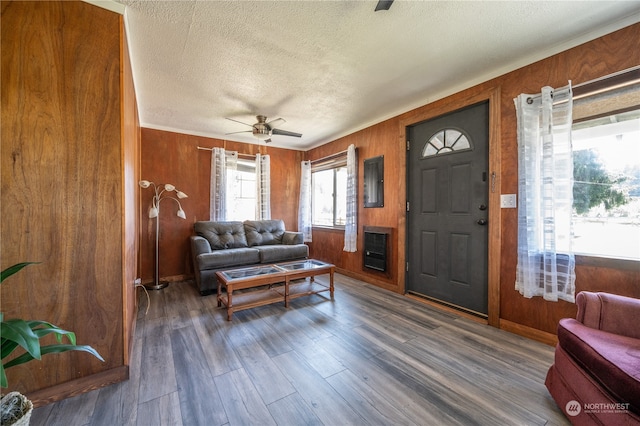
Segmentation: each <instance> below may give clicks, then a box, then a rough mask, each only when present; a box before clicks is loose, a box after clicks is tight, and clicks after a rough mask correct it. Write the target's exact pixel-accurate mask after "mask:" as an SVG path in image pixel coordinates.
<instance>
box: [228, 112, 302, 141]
mask: <svg viewBox="0 0 640 426" xmlns="http://www.w3.org/2000/svg"><path fill="white" fill-rule="evenodd" d="M256 119H258V122H257V123H255V124H247V123H243V122H242V121H238V120H234V119H233V118H228V117H227V120H231V121H235V122H236V123H240V124H244V125H245V126H249V127H251V128H252V130H245V131H242V132H232V133H227V134H228V135H232V134H235V133H248V132H251V133H253V136H254V137H255V138H257V139H260V140H263V141H265V142H271V136H272V135H281V136H293V137H295V138H300V137H302V134H300V133H295V132H289V131H287V130H281V129H277V128H276V126H277V125H279V124H281V122H282V123H285V120H284V119H283V118H276V119H275V120H271V121H270V122H268V123H267V117H266V116H264V115H256Z"/></svg>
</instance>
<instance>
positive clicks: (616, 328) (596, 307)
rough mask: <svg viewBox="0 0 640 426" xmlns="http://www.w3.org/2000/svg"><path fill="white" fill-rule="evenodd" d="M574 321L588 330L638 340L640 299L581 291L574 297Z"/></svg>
mask: <svg viewBox="0 0 640 426" xmlns="http://www.w3.org/2000/svg"><path fill="white" fill-rule="evenodd" d="M576 304H577V305H578V314H577V315H576V320H578V321H580V322H581V323H583V324H584V325H586V326H587V327H590V328H595V329H598V330H602V331H606V332H609V333H614V334H619V335H622V336H627V337H634V338H636V339H640V327H638V318H640V299H634V298H632V297H626V296H618V295H616V294H610V293H602V292H599V293H593V292H588V291H582V292H580V293H578V296H577V297H576Z"/></svg>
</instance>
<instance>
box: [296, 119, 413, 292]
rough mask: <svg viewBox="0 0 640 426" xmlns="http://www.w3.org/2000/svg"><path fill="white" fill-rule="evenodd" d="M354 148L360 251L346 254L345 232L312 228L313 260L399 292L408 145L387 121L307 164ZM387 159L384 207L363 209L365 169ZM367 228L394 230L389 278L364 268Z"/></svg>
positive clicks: (315, 154) (311, 156)
mask: <svg viewBox="0 0 640 426" xmlns="http://www.w3.org/2000/svg"><path fill="white" fill-rule="evenodd" d="M351 144H354V145H355V147H356V149H357V152H358V204H357V206H358V251H356V252H354V253H347V252H345V251H343V247H344V232H343V231H337V230H330V229H322V228H313V235H312V240H313V241H312V242H311V243H309V252H310V256H311V257H313V258H317V259H322V260H325V261H327V262H331V263H333V264H334V265H336V267H337V268H338V269H339V270H340V272H342V273H344V274H347V275H349V276H352V277H355V278H359V279H362V280H365V281H367V282H370V283H373V284H376V285H379V286H380V287H383V288H387V289H390V290H393V291H398V292H400V291H401V289H402V287H401V286H402V284H401V283H400V282H399V280H398V268H399V267H402V266H401V265H398V253H399V251H400V250H403V251H404V246H402V245H399V241H398V238H397V235H398V233H397V229H398V226H399V223H400V221H401V220H403V218H404V210H402V208H401V206H403V205H404V203H405V201H404V199H403V197H402V194H403V193H402V192H401V191H399V188H400V187H404V185H405V173H406V172H405V170H404V169H403V164H404V157H405V156H406V151H405V149H404V147H405V145H404V144H403V145H402V146H401V147H400V146H398V121H397V120H396V119H392V120H387V121H384V122H382V123H379V124H376V125H375V126H372V127H369V128H366V129H364V130H361V131H359V132H356V133H353V134H351V135H348V136H345V137H343V138H341V139H338V140H336V141H334V142H331V143H328V144H325V145H322V146H320V147H318V148H315V149H313V150H310V151H308V152H307V153H306V155H307V157H306V158H307V159H308V160H317V159H319V158H322V157H325V156H328V155H331V154H335V153H337V152H340V151H344V150H346V149H347V148H348V147H349V145H351ZM380 155H382V156H384V207H376V208H364V191H363V182H364V166H363V162H364V160H366V159H367V158H372V157H377V156H380ZM364 226H378V227H385V228H391V229H393V230H394V232H392V234H391V235H390V238H391V241H390V248H391V252H390V256H389V258H388V268H389V272H388V273H387V274H385V273H381V272H377V271H373V270H370V269H367V270H365V269H364V268H363V256H362V248H363V246H364V232H363V227H364Z"/></svg>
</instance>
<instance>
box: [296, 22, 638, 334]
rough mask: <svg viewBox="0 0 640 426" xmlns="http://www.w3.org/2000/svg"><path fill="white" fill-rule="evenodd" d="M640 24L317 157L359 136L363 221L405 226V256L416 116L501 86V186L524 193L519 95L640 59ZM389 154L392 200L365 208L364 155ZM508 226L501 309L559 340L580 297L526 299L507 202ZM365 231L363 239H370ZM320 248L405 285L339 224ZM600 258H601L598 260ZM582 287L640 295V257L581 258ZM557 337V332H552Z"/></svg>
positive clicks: (521, 327)
mask: <svg viewBox="0 0 640 426" xmlns="http://www.w3.org/2000/svg"><path fill="white" fill-rule="evenodd" d="M638 34H640V24H635V25H632V26H629V27H627V28H624V29H622V30H619V31H617V32H614V33H612V34H609V35H606V36H603V37H600V38H598V39H596V40H593V41H591V42H588V43H585V44H583V45H581V46H578V47H575V48H573V49H570V50H568V51H565V52H562V53H560V54H557V55H554V56H552V57H550V58H547V59H545V60H542V61H539V62H536V63H534V64H531V65H528V66H526V67H523V68H521V69H518V70H515V71H513V72H510V73H508V74H505V75H503V76H501V77H498V78H495V79H492V80H490V81H487V82H485V83H482V84H479V85H477V86H475V87H472V88H469V89H466V90H464V91H462V92H459V93H457V94H454V95H452V96H449V97H446V98H444V99H441V100H438V101H435V102H433V103H430V104H427V105H424V106H422V107H420V108H417V109H415V110H412V111H409V112H407V113H405V114H402V115H400V116H398V117H394V118H392V119H390V120H387V121H385V122H382V123H379V124H376V125H374V126H372V127H370V128H367V129H364V130H362V131H359V132H356V133H353V134H351V135H349V136H346V137H343V138H341V139H338V140H336V141H333V142H330V143H328V144H325V145H323V146H321V147H318V148H316V149H314V150H311V151H309V152H308V153H307V157H306V158H307V159H310V160H313V159H317V158H321V157H323V156H325V155H329V154H331V153H334V152H338V151H342V150H344V149H346V147H347V146H348V145H349V144H351V143H353V144H355V145H356V147H357V148H358V151H359V168H360V172H359V182H360V184H359V187H358V188H359V192H360V195H359V197H360V199H359V201H358V206H359V207H358V208H359V212H358V226H359V232H361V231H362V226H363V225H369V226H387V227H393V228H395V229H397V230H398V233H397V235H398V238H397V241H394V242H393V247H394V248H395V249H396V250H398V251H399V253H398V252H396V254H395V262H398V259H401V260H400V262H399V263H402V259H403V258H404V256H403V254H404V250H405V244H406V242H405V241H406V236H405V232H404V228H405V199H404V197H405V195H404V194H405V187H406V165H405V158H406V157H405V144H404V140H405V134H404V132H405V129H404V125H406V123H410V122H411V117H420V116H428V115H429V111H432V110H442V111H453V110H455V109H458V108H460V107H462V106H465V105H466V102H467V99H469V98H473V97H474V96H477V94H479V93H482V92H485V91H488V90H498V91H499V93H500V101H499V103H500V105H499V110H500V114H499V117H500V118H499V123H491V125H492V126H495V128H496V129H498V133H499V147H500V149H499V153H498V154H497V156H499V160H500V164H499V168H500V173H499V176H498V179H499V180H498V187H499V188H501V193H503V194H508V193H517V189H518V181H517V172H518V171H517V163H518V161H517V141H516V114H515V107H514V103H513V98H515V97H516V96H517V95H519V94H520V93H537V92H539V91H540V88H541V87H543V86H547V85H548V86H552V87H560V86H564V85H566V84H567V81H568V80H572V82H573V84H579V83H582V82H586V81H589V80H592V79H596V78H599V77H601V76H604V75H607V74H610V73H614V72H617V71H621V70H624V69H627V68H630V67H633V66H636V65H638V64H640V36H638ZM377 155H384V156H385V206H384V208H381V209H364V208H362V205H363V203H362V195H361V192H362V183H361V182H362V170H361V169H362V161H363V160H364V159H365V158H369V157H373V156H377ZM498 222H499V224H500V225H499V226H500V229H499V231H498V232H492V235H493V234H495V235H499V238H500V240H501V241H500V243H499V247H500V250H499V255H500V261H499V263H500V273H499V280H500V283H499V293H500V294H499V300H500V303H499V317H500V326H501V327H503V328H507V329H510V330H512V331H515V332H519V333H522V334H528V335H532V336H533V337H536V338H539V339H541V340H545V339H547V340H548V341H549V342H551V341H552V340H553V338H552V335H553V334H555V332H556V327H557V323H558V321H559V320H560V318H563V317H573V316H575V314H576V308H575V305H574V304H570V303H566V302H558V303H552V302H546V301H544V300H543V299H541V298H533V299H525V298H523V297H522V296H521V295H520V294H519V293H518V292H517V291H515V290H514V287H515V284H514V283H515V269H516V244H517V212H516V210H514V209H505V210H502V211H501V212H500V218H499V221H498ZM361 243H362V235H361V233H360V243H359V244H360V247H362V244H361ZM310 246H311V253H312V256H315V257H318V258H320V259H324V260H327V261H330V262H333V263H335V264H336V266H338V267H339V268H341V269H345V270H346V273H348V274H349V275H352V276H356V277H357V278H360V279H363V280H365V281H368V282H371V283H373V284H377V285H380V286H381V287H385V288H389V289H394V290H396V291H398V292H404V285H405V283H404V272H403V271H402V267H403V265H401V264H400V265H398V264H396V268H395V270H396V274H394V276H393V277H392V278H391V279H390V280H389V281H386V280H384V279H381V278H380V277H378V276H376V275H375V274H371V273H367V272H363V271H362V268H361V262H362V259H361V254H360V253H344V252H342V246H343V234H342V233H341V232H337V231H323V230H320V229H314V233H313V242H312V243H311V244H310ZM594 262H595V263H594ZM576 274H577V281H576V288H577V291H581V290H591V291H611V292H614V293H618V294H623V295H629V296H633V297H640V268H639V267H638V262H635V263H634V262H631V263H625V262H612V261H606V260H605V261H602V260H600V261H596V260H594V259H589V258H580V259H578V266H577V268H576ZM549 337H551V338H549Z"/></svg>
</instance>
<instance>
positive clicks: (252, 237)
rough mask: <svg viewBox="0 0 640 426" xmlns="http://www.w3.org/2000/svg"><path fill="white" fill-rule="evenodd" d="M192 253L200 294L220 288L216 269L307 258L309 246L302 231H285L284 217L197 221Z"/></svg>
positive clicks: (192, 238)
mask: <svg viewBox="0 0 640 426" xmlns="http://www.w3.org/2000/svg"><path fill="white" fill-rule="evenodd" d="M193 230H194V231H195V234H196V235H193V236H191V255H192V258H193V269H194V274H195V277H196V286H197V287H198V290H199V291H200V294H201V295H203V296H204V295H206V294H211V293H215V292H216V291H217V289H218V279H217V277H216V272H217V271H220V270H223V269H236V268H240V267H246V266H250V265H255V264H272V263H277V262H286V261H290V260H297V259H306V258H307V257H308V256H309V247H308V246H307V245H306V244H304V243H303V239H302V233H301V232H291V231H285V229H284V222H283V221H282V220H246V221H244V222H196V223H194V225H193Z"/></svg>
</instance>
